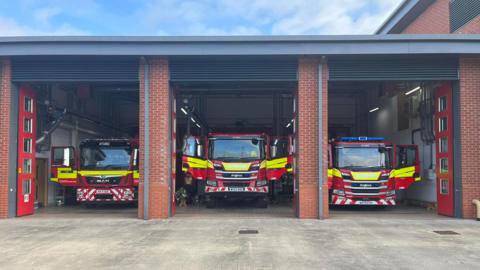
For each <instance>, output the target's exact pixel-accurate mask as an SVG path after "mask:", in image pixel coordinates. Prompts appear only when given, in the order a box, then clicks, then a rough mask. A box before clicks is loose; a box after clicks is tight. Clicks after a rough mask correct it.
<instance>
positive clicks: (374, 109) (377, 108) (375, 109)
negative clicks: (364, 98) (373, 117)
mask: <svg viewBox="0 0 480 270" xmlns="http://www.w3.org/2000/svg"><path fill="white" fill-rule="evenodd" d="M378 110H380V108H379V107H375V108H373V109H371V110H370V111H369V112H376V111H378Z"/></svg>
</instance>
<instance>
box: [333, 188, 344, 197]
mask: <svg viewBox="0 0 480 270" xmlns="http://www.w3.org/2000/svg"><path fill="white" fill-rule="evenodd" d="M332 193H333V194H336V195H339V196H345V191H343V190H340V189H334V190H333V191H332Z"/></svg>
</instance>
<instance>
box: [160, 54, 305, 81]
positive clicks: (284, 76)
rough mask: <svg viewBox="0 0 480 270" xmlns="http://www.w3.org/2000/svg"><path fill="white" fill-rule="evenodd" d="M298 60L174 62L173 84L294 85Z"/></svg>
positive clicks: (185, 60)
mask: <svg viewBox="0 0 480 270" xmlns="http://www.w3.org/2000/svg"><path fill="white" fill-rule="evenodd" d="M297 67H298V62H297V59H296V58H285V57H283V58H281V59H279V58H272V57H266V58H265V57H263V58H262V57H241V58H239V57H228V58H217V59H211V58H208V59H207V58H204V57H193V58H192V57H189V58H183V57H180V58H172V59H170V80H171V81H172V82H273V81H276V82H294V81H297Z"/></svg>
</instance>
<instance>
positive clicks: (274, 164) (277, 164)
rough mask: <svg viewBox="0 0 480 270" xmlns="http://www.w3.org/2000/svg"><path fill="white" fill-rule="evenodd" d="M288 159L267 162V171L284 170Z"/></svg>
mask: <svg viewBox="0 0 480 270" xmlns="http://www.w3.org/2000/svg"><path fill="white" fill-rule="evenodd" d="M287 162H288V159H287V158H286V157H284V158H277V159H273V160H267V161H266V166H267V169H283V168H285V166H286V165H287Z"/></svg>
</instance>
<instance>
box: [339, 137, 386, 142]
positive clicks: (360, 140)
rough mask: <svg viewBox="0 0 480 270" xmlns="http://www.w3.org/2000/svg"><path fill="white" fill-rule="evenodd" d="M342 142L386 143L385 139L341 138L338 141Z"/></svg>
mask: <svg viewBox="0 0 480 270" xmlns="http://www.w3.org/2000/svg"><path fill="white" fill-rule="evenodd" d="M337 140H338V141H341V142H378V141H384V140H385V138H383V137H340V138H338V139H337Z"/></svg>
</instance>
